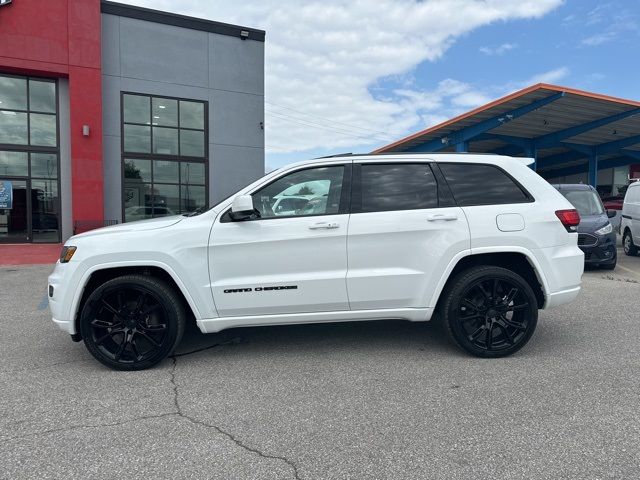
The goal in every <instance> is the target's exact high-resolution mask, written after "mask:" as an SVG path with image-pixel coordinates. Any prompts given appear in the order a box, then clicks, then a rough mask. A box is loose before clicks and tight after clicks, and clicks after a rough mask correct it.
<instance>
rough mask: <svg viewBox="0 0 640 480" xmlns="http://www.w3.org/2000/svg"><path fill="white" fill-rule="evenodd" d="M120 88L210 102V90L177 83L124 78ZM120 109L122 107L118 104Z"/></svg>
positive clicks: (124, 90)
mask: <svg viewBox="0 0 640 480" xmlns="http://www.w3.org/2000/svg"><path fill="white" fill-rule="evenodd" d="M120 87H121V90H122V91H123V92H137V93H144V94H146V95H165V96H168V97H179V98H190V99H193V100H209V89H208V88H203V87H192V86H187V85H176V84H175V83H165V82H153V81H151V80H140V79H138V78H128V77H122V79H121V81H120ZM118 108H120V105H119V104H118Z"/></svg>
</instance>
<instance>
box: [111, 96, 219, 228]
mask: <svg viewBox="0 0 640 480" xmlns="http://www.w3.org/2000/svg"><path fill="white" fill-rule="evenodd" d="M206 112H207V103H206V102H201V101H196V100H185V99H179V98H167V97H157V96H149V95H141V94H135V93H123V94H122V152H123V157H122V161H123V168H124V202H123V204H124V208H123V209H124V215H123V218H124V221H125V222H129V221H133V220H141V219H145V218H153V217H160V216H165V215H176V214H180V213H187V212H192V211H194V210H196V209H198V208H201V207H204V206H205V205H207V197H208V195H207V191H208V189H207V186H208V181H207V167H208V148H207V139H208V137H209V135H208V131H207V123H208V122H207V113H206Z"/></svg>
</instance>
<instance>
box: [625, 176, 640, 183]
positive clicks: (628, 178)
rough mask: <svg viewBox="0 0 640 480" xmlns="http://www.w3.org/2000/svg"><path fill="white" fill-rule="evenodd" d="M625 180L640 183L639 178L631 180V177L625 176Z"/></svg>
mask: <svg viewBox="0 0 640 480" xmlns="http://www.w3.org/2000/svg"><path fill="white" fill-rule="evenodd" d="M627 180H629V181H630V182H640V178H631V175H627Z"/></svg>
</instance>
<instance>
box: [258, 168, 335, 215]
mask: <svg viewBox="0 0 640 480" xmlns="http://www.w3.org/2000/svg"><path fill="white" fill-rule="evenodd" d="M343 176H344V167H343V166H336V167H321V168H309V169H307V170H299V171H297V172H293V173H290V174H289V175H286V176H284V177H282V178H279V179H278V180H276V181H275V182H273V183H271V184H269V185H267V186H266V187H264V188H263V189H262V190H259V191H258V192H256V193H254V194H253V206H254V208H255V209H256V210H258V212H260V217H261V218H273V217H290V216H303V215H331V214H335V213H338V212H339V210H340V198H341V196H342V177H343Z"/></svg>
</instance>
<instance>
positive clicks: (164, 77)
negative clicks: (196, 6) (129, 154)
mask: <svg viewBox="0 0 640 480" xmlns="http://www.w3.org/2000/svg"><path fill="white" fill-rule="evenodd" d="M102 28H103V31H102V39H103V58H104V61H105V70H104V71H103V123H104V135H105V137H104V178H105V190H104V192H105V193H104V196H105V198H104V202H105V218H106V219H109V220H112V219H117V220H119V221H120V220H121V205H122V180H121V166H120V163H121V161H122V160H121V157H120V144H121V140H120V123H121V113H120V93H121V92H123V91H128V92H137V93H143V94H148V95H164V96H168V97H178V98H187V99H194V100H205V101H208V102H209V140H208V141H209V178H210V182H209V199H210V203H216V202H218V201H219V200H221V199H223V198H224V197H226V196H228V195H230V194H232V193H234V192H235V191H237V190H239V189H240V188H242V187H244V186H245V185H247V184H249V183H250V182H252V181H253V180H255V179H256V178H259V177H261V176H262V175H263V174H264V131H263V130H262V128H261V127H260V122H264V43H262V42H255V41H252V40H244V41H243V40H241V39H240V38H235V37H230V36H225V35H218V34H214V33H207V32H202V31H194V30H189V29H185V28H181V27H174V26H170V25H163V24H154V23H151V22H147V21H143V20H135V19H131V18H124V17H123V18H120V17H115V16H113V15H104V14H103V21H102ZM228 145H231V146H228ZM234 145H235V146H234Z"/></svg>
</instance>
